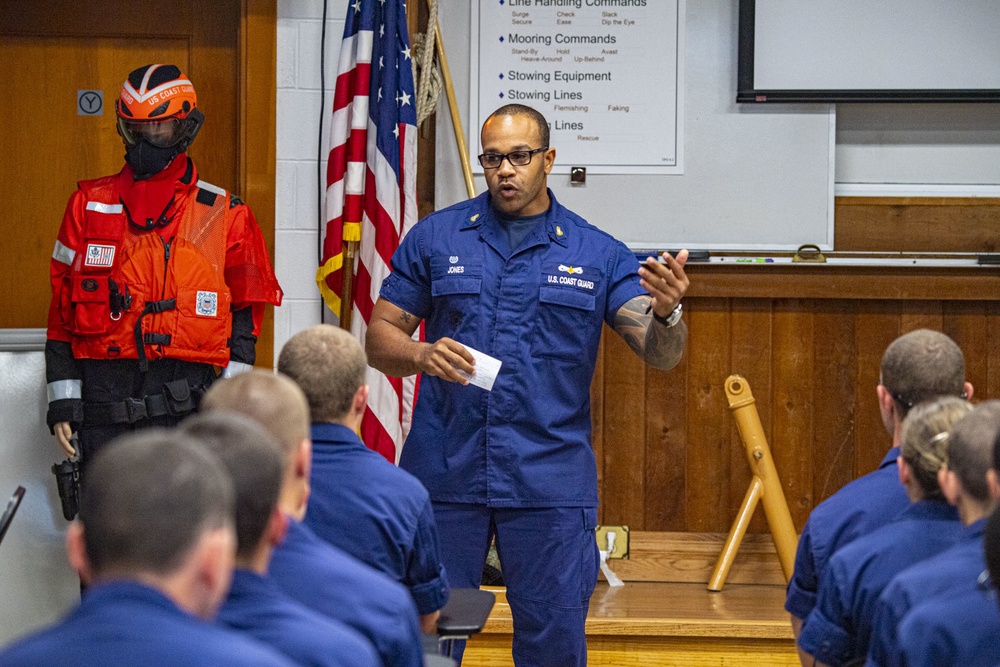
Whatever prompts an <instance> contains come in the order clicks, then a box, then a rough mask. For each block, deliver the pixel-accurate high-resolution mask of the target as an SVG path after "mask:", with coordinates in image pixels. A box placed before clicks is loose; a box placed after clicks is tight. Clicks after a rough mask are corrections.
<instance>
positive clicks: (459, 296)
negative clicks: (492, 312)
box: [431, 255, 483, 337]
mask: <svg viewBox="0 0 1000 667" xmlns="http://www.w3.org/2000/svg"><path fill="white" fill-rule="evenodd" d="M482 276H483V264H482V260H481V259H478V258H477V260H475V261H474V260H473V259H472V258H468V259H467V258H465V257H459V256H457V255H451V256H442V257H433V258H431V298H432V299H433V301H434V318H435V319H436V320H437V322H438V323H439V324H440V325H441V326H442V327H443V329H444V330H446V331H447V332H448V333H447V334H445V335H448V336H449V337H454V336H455V335H460V336H463V337H467V336H469V335H470V334H472V333H473V329H474V327H475V324H476V314H477V313H478V312H479V296H480V294H481V292H482V287H483V278H482Z"/></svg>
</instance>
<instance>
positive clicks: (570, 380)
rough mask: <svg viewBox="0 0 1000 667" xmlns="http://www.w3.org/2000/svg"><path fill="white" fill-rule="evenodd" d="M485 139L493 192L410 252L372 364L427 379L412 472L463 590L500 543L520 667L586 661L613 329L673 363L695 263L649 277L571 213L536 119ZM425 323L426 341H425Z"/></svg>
mask: <svg viewBox="0 0 1000 667" xmlns="http://www.w3.org/2000/svg"><path fill="white" fill-rule="evenodd" d="M481 139H482V147H483V154H482V155H480V156H479V161H480V164H482V166H483V170H484V172H485V174H486V181H487V184H488V186H489V192H488V193H485V194H483V195H481V196H479V197H477V198H475V199H471V200H468V201H465V202H462V203H460V204H457V205H455V206H452V207H450V208H447V209H444V210H442V211H438V212H436V213H434V214H432V215H430V216H428V217H427V218H426V219H425V220H423V221H421V222H420V223H418V224H417V225H416V226H415V227H414V228H413V230H412V231H411V232H410V233H409V234H407V236H406V237H405V238H404V239H403V241H402V243H401V245H400V247H399V249H398V250H397V251H396V253H395V255H394V256H393V258H392V269H393V272H392V274H391V275H390V276H389V277H388V278H387V279H386V280H385V282H384V283H383V284H382V288H381V292H380V298H379V300H378V302H377V303H376V305H375V309H374V312H373V314H372V317H371V324H370V326H369V329H368V334H367V351H368V357H369V361H370V363H371V365H372V366H373V367H375V368H377V369H379V370H381V371H382V372H384V373H387V374H389V375H393V376H406V375H411V374H414V373H422V374H423V377H422V379H421V385H420V399H419V400H418V401H417V407H416V411H415V414H414V419H413V426H412V429H411V431H410V434H409V436H408V438H407V440H406V444H405V446H404V447H403V452H402V457H401V459H400V466H401V467H403V468H405V469H406V470H408V471H410V472H411V473H413V474H414V475H416V477H417V478H418V479H420V481H421V482H423V484H424V486H426V487H427V489H428V491H429V492H430V495H431V500H432V501H433V504H434V518H435V522H436V523H437V527H438V531H439V535H440V537H441V551H442V557H443V559H444V563H445V569H446V571H447V572H448V579H449V583H450V585H451V586H453V587H469V586H478V585H479V583H480V579H481V575H482V569H483V562H484V560H485V556H486V551H487V545H488V544H489V542H490V538H491V536H493V535H496V539H497V549H498V552H499V556H500V561H501V564H502V566H503V572H504V581H505V583H506V585H507V599H508V601H509V602H510V607H511V613H512V615H513V620H514V644H513V655H514V660H515V662H516V664H518V665H522V666H523V665H546V667H553V666H557V665H583V664H586V659H587V655H586V637H585V635H584V622H585V620H586V616H587V607H588V603H589V599H590V595H591V593H592V592H593V588H594V584H595V582H596V580H597V570H598V567H599V561H598V550H597V543H596V540H595V537H594V528H595V525H596V523H597V509H596V508H597V471H596V463H595V460H594V452H593V448H592V446H591V439H590V435H591V433H590V432H591V421H590V403H589V400H590V384H591V380H592V378H593V372H594V366H595V363H596V357H597V348H598V343H599V342H600V338H601V330H602V323H607V324H608V325H609V326H611V327H612V328H614V330H615V331H616V332H617V333H618V334H619V335H620V336H622V338H624V339H625V341H627V342H628V344H629V346H630V347H631V348H632V349H633V350H634V351H635V352H636V353H637V354H638V355H639V356H640V357H642V358H643V359H644V360H645V361H646V362H647V363H649V364H650V365H652V366H654V367H656V368H662V369H669V368H672V367H674V366H675V365H676V364H677V362H678V361H679V360H680V358H681V354H682V353H683V350H684V344H685V341H686V339H687V329H686V327H685V326H684V322H683V321H682V320H681V308H680V301H681V298H682V297H683V296H684V293H685V291H686V290H687V287H688V279H687V276H686V275H685V273H684V263H685V262H686V261H687V252H686V251H681V252H680V253H679V254H678V256H677V257H676V258H674V257H671V256H670V255H669V254H668V253H664V254H663V257H662V261H656V259H655V258H649V259H648V260H647V261H646V262H645V263H644V264H642V265H641V266H640V265H639V263H638V262H637V261H636V259H635V256H634V255H633V254H632V252H631V251H629V249H628V248H627V247H626V246H625V245H624V244H622V243H621V242H619V241H617V240H615V239H614V238H612V237H611V236H610V235H609V234H607V233H605V232H603V231H601V230H599V229H597V228H595V227H593V226H591V225H589V224H588V223H587V222H586V221H585V220H583V219H582V218H581V217H580V216H578V215H576V214H574V213H572V212H571V211H569V210H567V209H566V208H564V207H563V206H562V205H560V204H559V202H557V201H556V199H555V196H554V195H553V194H552V192H551V191H550V190H548V189H547V188H546V178H547V176H548V174H549V172H550V171H551V169H552V165H553V163H554V161H555V157H556V151H555V149H554V148H552V147H550V146H549V129H548V124H547V123H546V121H545V118H544V117H543V116H542V115H541V114H540V113H538V112H537V111H535V110H534V109H532V108H530V107H526V106H522V105H517V104H512V105H508V106H505V107H502V108H500V109H498V110H497V111H495V112H494V113H493V114H492V115H491V116H490V117H489V118H488V119H487V120H486V122H485V123H484V124H483V129H482V136H481ZM421 320H423V321H424V322H425V323H426V339H427V342H418V341H414V340H413V339H412V338H411V335H412V334H413V332H414V331H415V330H416V329H417V326H418V325H419V323H420V321H421ZM473 351H475V353H476V354H478V355H487V356H488V357H491V358H493V359H496V360H499V362H500V364H501V365H500V369H499V372H498V374H497V375H496V378H495V380H494V382H493V384H492V386H491V388H490V389H489V390H487V389H484V388H482V387H480V386H470V385H472V384H486V385H488V382H486V383H484V382H482V379H483V375H486V371H485V370H483V369H485V367H486V365H487V364H486V363H484V360H483V357H482V356H480V357H479V359H480V361H479V363H477V359H476V356H474V354H473ZM477 368H480V369H481V370H482V375H480V377H479V378H476V377H475V373H476V370H477Z"/></svg>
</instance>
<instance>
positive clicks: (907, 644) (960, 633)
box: [899, 586, 1000, 667]
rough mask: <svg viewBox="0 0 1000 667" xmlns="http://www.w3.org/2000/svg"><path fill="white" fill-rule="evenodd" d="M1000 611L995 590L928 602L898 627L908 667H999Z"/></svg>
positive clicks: (977, 590)
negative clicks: (946, 666)
mask: <svg viewBox="0 0 1000 667" xmlns="http://www.w3.org/2000/svg"><path fill="white" fill-rule="evenodd" d="M998 638H1000V608H998V607H997V591H996V589H995V588H993V587H992V586H985V587H982V588H979V589H976V590H972V591H966V592H965V593H959V594H957V595H954V596H949V597H947V598H943V599H941V598H934V599H931V600H927V601H926V602H924V603H923V604H921V605H918V606H917V607H914V608H913V611H911V612H910V613H909V614H907V615H906V616H904V617H903V621H902V623H900V624H899V646H900V649H901V650H902V652H903V664H905V665H906V666H907V667H942V666H943V665H960V666H961V667H992V666H993V665H997V664H1000V640H998Z"/></svg>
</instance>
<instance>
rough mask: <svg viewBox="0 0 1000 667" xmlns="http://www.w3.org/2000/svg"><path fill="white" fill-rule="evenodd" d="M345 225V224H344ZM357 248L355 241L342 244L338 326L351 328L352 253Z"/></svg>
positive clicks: (352, 295)
mask: <svg viewBox="0 0 1000 667" xmlns="http://www.w3.org/2000/svg"><path fill="white" fill-rule="evenodd" d="M345 227H346V225H345ZM357 250H358V242H357V241H347V242H346V243H345V244H344V265H343V268H342V269H341V271H343V272H344V273H343V275H344V282H343V291H342V292H343V293H342V295H341V297H340V328H341V329H346V330H347V331H350V330H351V315H353V314H354V255H355V253H356V252H357Z"/></svg>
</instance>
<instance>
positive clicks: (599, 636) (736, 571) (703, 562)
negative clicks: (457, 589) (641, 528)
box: [462, 532, 799, 667]
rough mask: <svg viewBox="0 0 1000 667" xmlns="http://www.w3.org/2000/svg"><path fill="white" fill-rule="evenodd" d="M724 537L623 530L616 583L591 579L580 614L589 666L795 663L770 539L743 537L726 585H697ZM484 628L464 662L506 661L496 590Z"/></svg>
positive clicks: (504, 623) (506, 617) (504, 613)
mask: <svg viewBox="0 0 1000 667" xmlns="http://www.w3.org/2000/svg"><path fill="white" fill-rule="evenodd" d="M725 538H726V536H725V535H724V534H714V533H712V534H707V533H697V534H696V533H652V532H645V533H644V532H633V533H632V534H631V544H630V559H629V560H616V561H612V563H611V566H612V569H613V570H614V571H615V572H616V573H617V574H618V576H619V577H621V578H622V579H623V580H624V581H625V585H624V586H622V587H614V588H613V587H611V586H608V584H607V583H606V582H604V581H600V582H598V585H597V589H596V590H595V591H594V595H593V597H592V598H591V600H590V613H589V615H588V617H587V645H588V653H589V664H590V665H592V666H604V665H608V666H612V665H614V666H630V665H635V666H638V665H643V666H646V665H648V666H650V667H659V666H667V665H670V666H673V665H678V666H679V665H685V666H694V667H701V666H707V665H741V666H742V665H746V666H749V667H758V666H759V667H765V666H767V667H774V666H782V665H789V666H795V665H798V664H799V661H798V657H797V656H796V653H795V644H794V640H793V636H792V630H791V625H790V624H789V620H788V614H787V613H786V612H785V611H784V608H783V605H784V601H785V585H784V579H783V577H782V574H781V568H780V565H779V564H778V558H777V554H776V553H775V551H774V545H773V544H772V542H771V538H770V536H769V535H748V536H747V537H746V539H745V540H744V542H743V546H742V547H741V549H740V552H739V555H738V556H737V558H736V561H735V563H734V564H733V568H732V570H731V571H730V575H729V578H728V580H727V584H726V587H725V588H724V590H722V591H721V592H719V593H710V592H709V591H708V590H707V588H706V585H705V583H706V582H707V581H708V578H709V576H710V574H711V571H712V568H713V566H714V565H715V560H716V558H717V557H718V554H719V551H720V550H721V549H722V545H723V542H724V541H725ZM490 590H493V591H494V592H495V593H496V594H497V603H496V605H495V606H494V608H493V613H492V614H491V615H490V620H489V622H488V623H487V624H486V628H485V629H484V630H483V632H482V633H481V634H479V635H477V636H475V637H474V638H473V639H472V640H470V641H469V643H468V648H467V649H466V652H465V659H464V660H463V662H462V664H463V666H464V667H500V666H501V665H503V666H506V665H512V664H513V662H512V660H511V656H510V646H511V637H512V632H513V625H512V621H511V617H510V606H509V605H508V604H507V598H506V595H505V590H504V589H502V588H498V589H490Z"/></svg>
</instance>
